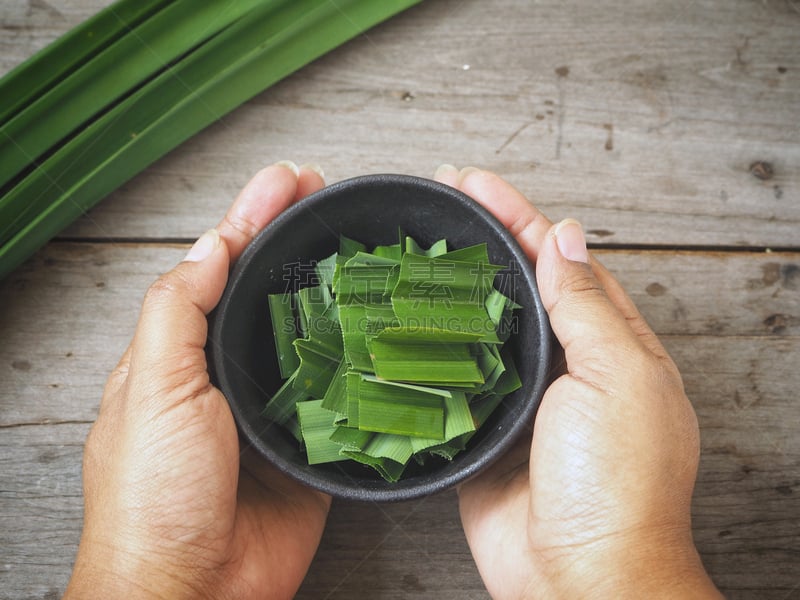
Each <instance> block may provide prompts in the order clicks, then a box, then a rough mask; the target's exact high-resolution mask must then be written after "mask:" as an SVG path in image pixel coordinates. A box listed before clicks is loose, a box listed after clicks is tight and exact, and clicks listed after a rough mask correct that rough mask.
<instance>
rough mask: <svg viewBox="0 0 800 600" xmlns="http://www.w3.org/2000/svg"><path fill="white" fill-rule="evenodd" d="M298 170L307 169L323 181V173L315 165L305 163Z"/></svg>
mask: <svg viewBox="0 0 800 600" xmlns="http://www.w3.org/2000/svg"><path fill="white" fill-rule="evenodd" d="M300 168H301V169H308V170H309V171H314V173H316V174H317V175H319V176H320V178H322V179H325V171H323V170H322V167H320V166H319V165H318V164H316V163H306V164H304V165H302V166H301V167H300Z"/></svg>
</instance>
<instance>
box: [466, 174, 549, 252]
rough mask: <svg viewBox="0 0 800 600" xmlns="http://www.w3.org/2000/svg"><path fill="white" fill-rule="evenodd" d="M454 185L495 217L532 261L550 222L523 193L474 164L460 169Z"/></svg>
mask: <svg viewBox="0 0 800 600" xmlns="http://www.w3.org/2000/svg"><path fill="white" fill-rule="evenodd" d="M456 187H457V188H458V189H460V190H461V191H462V192H464V193H465V194H467V195H468V196H470V197H472V198H474V199H475V200H476V201H477V202H478V203H479V204H481V205H482V206H483V207H484V208H486V209H487V210H488V211H489V212H490V213H492V214H493V215H494V216H495V217H497V219H498V220H499V221H500V222H501V223H502V224H503V225H505V226H506V229H508V230H509V231H510V232H511V235H513V236H514V237H515V238H516V240H517V242H519V245H520V246H521V247H522V249H523V250H524V251H525V254H527V256H528V258H530V259H531V260H532V261H535V260H536V258H537V257H538V256H539V249H540V247H541V245H542V241H543V240H544V238H545V235H546V234H547V231H548V230H549V229H550V227H551V225H552V223H551V222H550V221H549V220H548V219H547V217H545V216H544V215H543V214H542V213H541V212H540V211H539V209H537V208H536V207H535V206H534V205H533V204H531V203H530V202H529V201H528V199H527V198H525V196H523V195H522V194H521V193H520V192H519V191H518V190H517V189H516V188H515V187H514V186H512V185H511V184H510V183H508V182H506V181H504V180H503V179H502V178H501V177H499V176H498V175H495V174H494V173H492V172H490V171H482V170H480V169H476V168H474V167H467V168H465V169H461V171H460V172H459V174H458V181H457V184H456Z"/></svg>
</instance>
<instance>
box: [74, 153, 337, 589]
mask: <svg viewBox="0 0 800 600" xmlns="http://www.w3.org/2000/svg"><path fill="white" fill-rule="evenodd" d="M317 171H318V170H317V169H313V168H302V169H299V172H298V169H297V167H296V166H294V164H292V163H278V164H276V165H273V166H271V167H268V168H266V169H264V170H263V171H261V172H260V173H258V174H257V175H256V176H255V177H254V178H253V179H252V181H250V183H249V184H248V185H247V186H246V187H245V189H244V190H243V191H242V193H241V194H240V196H239V198H238V199H237V200H236V202H235V203H234V204H233V206H232V207H231V209H230V210H229V212H228V214H227V215H226V216H225V218H224V219H223V220H222V222H221V223H220V224H219V225H218V226H217V228H216V229H213V230H210V231H209V232H207V233H206V234H204V235H203V236H202V237H201V238H200V239H199V240H198V241H197V242H196V243H195V245H194V246H193V247H192V249H191V250H190V251H189V254H188V255H187V256H186V258H185V259H184V261H183V262H181V263H180V264H179V265H178V266H177V267H175V268H174V269H173V270H172V271H170V272H169V273H167V274H165V275H163V276H162V277H160V278H159V279H158V281H156V282H155V283H154V284H153V285H152V287H151V288H150V289H149V290H148V292H147V294H146V297H145V300H144V304H143V306H142V312H141V316H140V319H139V323H138V326H137V328H136V333H135V335H134V338H133V341H132V343H131V345H130V346H129V348H128V349H127V351H126V352H125V354H124V356H123V357H122V360H121V361H120V363H119V365H118V366H117V367H116V369H115V370H114V371H113V373H112V374H111V376H110V377H109V380H108V383H107V385H106V389H105V393H104V395H103V399H102V402H101V404H100V413H99V415H98V418H97V421H96V423H95V424H94V426H93V427H92V430H91V432H90V434H89V437H88V439H87V442H86V448H85V453H84V465H83V469H84V470H83V480H84V496H85V516H84V529H83V535H82V537H81V543H80V547H79V549H78V555H77V559H76V563H75V569H74V572H73V576H72V579H71V581H70V584H69V586H68V588H67V593H66V596H65V598H68V599H69V598H81V599H86V598H128V599H131V598H171V599H175V598H205V597H212V598H249V597H258V598H288V597H291V596H292V595H293V594H294V593H295V592H296V591H297V588H298V587H299V586H300V583H301V582H302V579H303V576H304V575H305V573H306V571H307V569H308V566H309V564H310V562H311V559H312V558H313V555H314V553H315V551H316V549H317V546H318V544H319V540H320V537H321V535H322V530H323V528H324V525H325V519H326V517H327V514H328V508H329V506H330V498H329V497H327V496H325V495H323V494H321V493H318V492H315V491H312V490H310V489H307V488H305V487H303V486H302V485H300V484H299V483H296V482H293V481H290V480H288V479H287V478H285V477H284V476H283V475H281V474H279V473H278V472H274V473H271V474H270V479H269V481H270V483H269V485H263V484H261V483H259V482H258V481H256V479H255V478H253V477H252V476H251V475H249V474H248V473H247V472H246V471H240V469H239V457H240V454H239V442H238V439H237V434H236V427H235V425H234V421H233V417H232V415H231V412H230V410H229V409H228V405H227V402H226V401H225V398H224V397H223V395H222V393H221V392H220V391H219V390H218V389H216V388H215V387H214V386H213V385H212V384H211V382H210V381H209V376H208V371H207V367H206V358H205V353H204V351H203V347H204V345H205V343H206V333H207V324H206V315H207V314H208V313H209V312H210V311H211V310H212V309H213V308H214V306H215V305H216V304H217V302H218V301H219V299H220V296H221V295H222V291H223V289H224V287H225V284H226V281H227V277H228V268H229V265H230V263H231V261H233V260H235V259H236V258H237V257H238V256H239V255H240V254H241V252H242V250H243V249H244V248H245V246H246V245H247V244H248V242H250V240H251V239H252V238H253V236H254V235H255V234H257V233H258V232H259V231H260V230H261V229H262V228H263V227H264V226H265V225H266V224H267V223H269V222H270V221H271V220H272V219H273V218H275V217H276V216H277V215H278V214H279V213H280V212H281V211H282V210H284V209H285V208H286V207H288V206H289V205H290V204H292V203H293V202H295V201H297V200H298V199H300V198H302V197H303V196H305V195H307V194H308V193H310V192H313V191H315V190H317V189H319V188H321V187H322V186H323V185H324V182H323V180H322V177H321V175H320V174H318V172H317Z"/></svg>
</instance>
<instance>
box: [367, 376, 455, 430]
mask: <svg viewBox="0 0 800 600" xmlns="http://www.w3.org/2000/svg"><path fill="white" fill-rule="evenodd" d="M358 428H359V429H362V430H364V431H374V432H379V433H391V434H396V435H405V436H415V437H430V438H436V439H439V440H441V439H442V438H443V437H444V407H443V404H442V397H441V396H440V395H438V394H430V393H427V392H423V391H420V390H418V389H411V388H410V387H408V386H402V387H401V386H395V385H391V384H390V383H386V382H381V381H378V380H374V381H365V380H363V379H362V380H361V382H360V384H359V387H358Z"/></svg>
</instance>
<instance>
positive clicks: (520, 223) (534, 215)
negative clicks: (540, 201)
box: [508, 206, 542, 237]
mask: <svg viewBox="0 0 800 600" xmlns="http://www.w3.org/2000/svg"><path fill="white" fill-rule="evenodd" d="M541 218H542V213H540V212H539V211H538V210H536V209H535V208H534V207H533V206H531V207H530V210H525V211H523V212H522V214H520V215H519V216H518V217H517V218H516V219H515V220H514V222H513V223H511V225H509V227H508V230H509V231H510V232H511V235H513V236H514V237H519V236H523V235H525V234H527V233H528V232H529V231H531V230H532V229H533V228H534V227H535V226H538V224H539V221H541Z"/></svg>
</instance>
